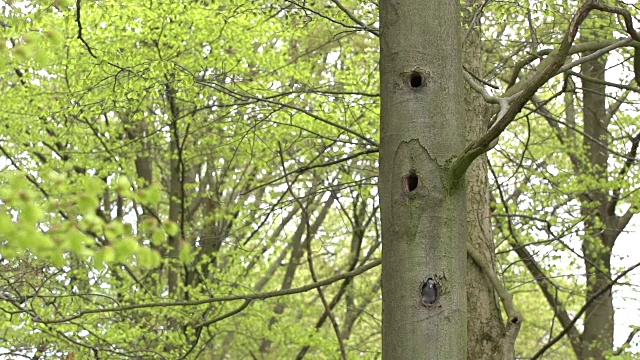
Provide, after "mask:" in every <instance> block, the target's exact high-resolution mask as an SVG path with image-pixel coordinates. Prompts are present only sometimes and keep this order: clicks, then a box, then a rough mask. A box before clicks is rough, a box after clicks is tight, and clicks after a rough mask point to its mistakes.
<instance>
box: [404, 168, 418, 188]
mask: <svg viewBox="0 0 640 360" xmlns="http://www.w3.org/2000/svg"><path fill="white" fill-rule="evenodd" d="M418 183H419V181H418V175H416V173H414V172H412V173H411V174H409V175H407V176H405V177H404V189H405V190H406V191H408V192H413V191H415V190H416V189H417V188H418Z"/></svg>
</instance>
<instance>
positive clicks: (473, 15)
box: [462, 0, 513, 360]
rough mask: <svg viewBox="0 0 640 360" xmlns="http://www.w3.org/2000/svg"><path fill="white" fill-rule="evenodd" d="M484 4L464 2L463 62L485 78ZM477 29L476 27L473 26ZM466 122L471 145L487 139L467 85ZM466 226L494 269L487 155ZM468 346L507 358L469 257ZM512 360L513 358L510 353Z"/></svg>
mask: <svg viewBox="0 0 640 360" xmlns="http://www.w3.org/2000/svg"><path fill="white" fill-rule="evenodd" d="M483 4H484V0H482V1H479V0H466V1H464V2H463V12H462V13H463V19H462V21H463V24H464V28H465V29H464V31H463V33H464V35H463V36H464V38H463V40H464V41H463V43H462V46H463V57H464V64H465V67H466V68H467V70H469V71H470V72H471V73H473V74H476V75H478V76H481V75H482V48H481V46H480V33H479V27H478V26H477V24H478V23H479V21H480V19H479V14H480V11H479V10H480V7H481V6H482V5H483ZM473 25H476V26H473ZM464 104H465V115H466V116H465V123H466V134H467V141H468V142H471V141H473V140H475V139H477V138H479V137H480V136H481V135H482V134H484V133H485V132H486V130H487V128H488V124H489V117H490V110H491V109H490V108H489V107H488V106H487V104H486V103H485V102H484V100H483V99H482V97H481V96H480V94H478V93H477V92H476V91H474V90H473V89H471V87H469V86H468V85H466V86H465V95H464ZM466 178H467V223H468V229H469V244H470V245H471V246H472V247H473V248H475V249H476V250H477V252H478V254H479V255H481V257H482V260H483V261H484V262H485V263H486V264H488V267H489V268H490V269H494V270H495V263H496V259H495V250H494V243H493V232H492V228H491V210H490V207H489V205H490V202H489V186H488V184H489V178H488V169H487V155H486V154H483V155H480V156H479V157H478V158H477V159H476V160H475V161H474V162H473V164H472V165H471V166H470V167H469V170H467V176H466ZM467 316H468V318H467V336H468V338H467V341H468V354H467V358H468V359H469V360H485V359H486V360H495V359H496V358H498V356H499V355H498V354H502V353H503V339H504V334H505V327H504V323H503V319H502V316H501V312H500V305H499V300H498V299H497V297H496V293H495V291H494V289H493V285H492V284H491V281H490V280H489V278H488V277H487V274H485V273H483V271H482V270H481V269H480V267H479V266H478V265H477V264H476V263H475V261H474V260H473V259H471V257H469V258H468V260H467ZM508 356H509V357H508V358H510V359H512V358H513V354H512V353H511V354H508Z"/></svg>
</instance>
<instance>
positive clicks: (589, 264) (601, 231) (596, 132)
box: [578, 57, 615, 360]
mask: <svg viewBox="0 0 640 360" xmlns="http://www.w3.org/2000/svg"><path fill="white" fill-rule="evenodd" d="M605 66H606V58H604V57H601V58H598V59H594V60H592V61H589V62H587V63H585V64H584V65H582V74H584V75H585V76H588V77H591V78H594V79H597V80H596V81H604V72H605ZM582 81H583V82H582V86H583V104H584V105H583V119H584V132H585V134H586V135H587V136H585V137H584V147H585V149H586V152H587V159H588V164H589V168H590V169H585V170H587V171H590V172H593V173H594V175H595V176H596V177H597V179H598V180H601V181H604V182H606V181H607V160H608V158H609V152H608V150H607V148H606V146H607V144H608V139H607V136H608V134H607V127H608V125H609V118H608V116H607V113H606V102H605V100H606V99H605V90H606V86H605V85H603V84H602V83H598V82H593V81H589V80H586V79H583V80H582ZM592 139H597V140H598V142H599V144H596V143H595V142H594V141H593V140H592ZM582 202H583V204H582V215H583V216H585V217H586V218H587V220H586V221H585V230H586V231H585V232H586V234H585V236H584V238H583V242H582V251H583V254H584V262H585V270H586V276H587V286H586V288H587V291H586V296H587V299H588V298H590V297H591V296H593V294H595V293H596V292H598V291H599V290H600V289H601V288H603V287H605V286H607V285H608V284H609V282H610V281H611V249H612V247H613V243H614V241H615V238H613V239H611V240H609V241H608V240H607V238H608V235H609V234H608V231H607V230H608V229H607V227H609V226H607V225H609V224H611V221H610V218H615V214H609V212H608V211H607V208H608V203H609V199H608V196H607V194H605V193H604V192H603V191H602V190H600V189H595V190H591V191H588V193H587V194H586V196H584V197H583V201H582ZM593 202H595V203H597V204H598V205H597V207H596V208H595V209H594V208H593V206H592V205H593ZM594 211H595V213H594ZM596 217H599V221H596ZM596 223H601V224H602V225H596ZM613 312H614V310H613V296H612V294H611V291H607V292H605V293H604V294H603V295H601V296H600V297H599V298H598V299H596V300H595V301H594V302H592V303H591V305H590V306H588V307H587V309H586V311H585V317H584V331H583V333H582V336H581V342H582V346H583V349H582V353H581V354H578V357H579V358H580V359H585V360H586V359H602V360H604V359H605V352H607V351H611V350H612V349H613Z"/></svg>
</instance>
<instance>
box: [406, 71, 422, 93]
mask: <svg viewBox="0 0 640 360" xmlns="http://www.w3.org/2000/svg"><path fill="white" fill-rule="evenodd" d="M409 85H411V87H412V88H414V89H415V88H419V87H420V86H422V75H421V74H420V73H419V72H416V71H414V72H412V73H411V74H410V75H409Z"/></svg>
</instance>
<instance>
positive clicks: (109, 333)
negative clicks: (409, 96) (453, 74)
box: [0, 0, 640, 359]
mask: <svg viewBox="0 0 640 360" xmlns="http://www.w3.org/2000/svg"><path fill="white" fill-rule="evenodd" d="M584 3H588V4H593V5H594V6H595V9H596V10H597V11H596V10H594V11H592V12H591V13H589V15H588V16H587V17H586V18H585V19H582V20H583V21H582V22H581V23H580V24H579V29H577V30H576V34H575V38H574V39H572V42H571V43H570V47H567V48H566V53H564V52H562V51H559V50H561V49H564V48H563V44H564V42H563V39H566V37H567V36H568V34H570V33H571V30H572V29H573V28H572V26H573V25H575V20H576V19H577V18H578V17H579V16H578V15H579V14H581V13H582V12H581V11H582V10H583V9H584V4H583V2H576V1H569V0H558V1H524V2H509V1H491V0H486V1H472V0H468V1H465V2H463V3H462V7H461V16H460V22H461V24H462V25H461V34H460V39H461V44H460V46H461V48H462V51H463V52H464V61H463V68H461V69H459V70H460V74H462V75H461V76H464V78H465V85H464V86H465V89H466V90H465V91H466V92H465V94H461V96H460V98H459V103H460V107H462V108H464V109H465V111H466V115H465V119H467V120H466V121H467V123H466V125H465V126H464V128H461V129H460V131H461V132H464V133H465V134H466V136H467V139H468V141H467V142H468V143H472V142H473V139H474V138H476V137H477V136H478V134H482V133H484V132H485V131H486V129H488V128H491V127H492V126H493V125H495V124H497V123H499V121H498V120H500V119H501V117H502V116H503V115H504V111H505V110H506V109H507V108H508V107H509V106H510V104H512V103H513V102H514V101H516V100H517V99H516V98H517V97H518V96H519V94H522V91H524V90H523V89H525V88H527V86H530V85H531V83H532V79H538V77H537V76H538V74H540V73H541V72H542V70H544V69H545V66H546V64H547V63H549V62H551V61H559V63H558V64H559V66H558V70H557V71H556V72H554V73H553V74H551V75H550V76H549V77H548V78H547V79H544V81H542V82H541V83H540V84H539V85H536V86H535V89H534V93H533V95H531V96H528V97H527V99H526V103H525V104H524V105H523V106H522V108H521V109H519V110H520V111H518V112H517V114H516V115H517V116H515V117H514V119H513V121H512V122H511V123H509V124H508V127H506V130H504V131H503V132H502V133H501V136H500V139H499V142H497V144H496V143H493V144H492V145H493V148H492V149H491V151H490V152H489V153H488V155H487V156H486V157H485V156H480V157H479V158H478V159H476V161H475V163H474V165H473V166H472V168H471V169H470V170H469V172H468V173H467V177H466V181H467V192H468V195H467V201H468V206H467V209H468V211H467V214H468V215H467V223H468V224H467V225H468V228H469V237H470V239H469V243H470V244H472V249H474V248H475V249H476V252H474V251H473V250H470V251H471V254H470V255H469V256H470V258H469V260H468V264H467V265H468V274H469V277H468V283H467V287H468V288H469V289H470V290H469V291H474V290H478V291H479V292H480V293H482V294H484V295H478V296H469V300H468V301H469V307H468V309H469V311H468V313H469V314H468V315H469V325H468V331H469V340H468V343H469V350H468V351H469V355H468V356H469V358H470V359H482V358H486V359H492V358H495V354H496V353H498V352H502V349H505V348H506V349H509V344H508V343H509V342H512V341H515V346H514V347H513V348H514V349H515V350H514V351H513V352H512V353H511V355H510V356H511V358H540V357H544V358H548V359H571V358H576V359H589V358H596V359H604V358H610V357H612V356H618V357H619V358H622V359H633V358H637V356H638V355H636V354H637V352H638V338H637V337H636V334H637V333H638V331H639V329H640V310H639V309H640V299H638V288H637V284H638V283H640V282H639V279H638V275H637V272H636V275H635V276H634V275H633V272H632V271H633V270H634V269H635V268H636V267H637V266H639V265H640V264H639V263H638V261H639V259H638V255H637V254H638V249H639V248H638V243H637V241H638V240H637V238H638V236H637V229H636V226H637V221H638V220H637V217H634V214H635V213H636V212H637V211H638V204H640V198H639V196H640V195H639V194H638V191H636V190H637V188H638V186H639V184H638V160H637V150H638V146H639V143H640V127H639V121H638V119H637V114H638V105H639V103H638V100H639V98H638V93H639V92H640V88H638V84H639V80H638V79H640V53H638V52H637V51H636V49H637V48H638V47H640V41H639V40H640V37H638V34H637V33H636V32H635V30H634V28H635V27H636V25H637V22H636V20H635V16H636V15H637V13H638V9H636V6H635V5H634V4H631V3H623V2H614V1H611V2H609V1H593V0H589V1H586V2H584ZM378 8H379V6H378V3H377V2H376V1H373V0H371V1H352V0H343V1H338V0H330V1H304V0H301V1H281V2H278V1H238V0H220V1H204V0H202V1H196V0H192V1H186V0H181V1H164V0H163V1H157V0H155V1H154V0H150V1H135V2H134V1H131V2H126V1H110V0H106V1H93V2H88V1H81V0H76V1H69V0H55V1H21V2H18V1H4V2H0V9H2V12H3V15H4V18H3V19H2V20H1V21H0V28H1V29H2V32H1V33H2V39H3V41H4V44H2V46H0V54H2V56H0V69H1V70H2V71H1V73H0V79H1V81H0V92H1V94H0V110H1V111H0V123H1V124H2V129H3V131H2V134H1V135H0V154H1V155H0V156H1V157H2V160H0V166H2V171H1V172H0V184H1V185H0V201H1V205H0V208H1V211H0V241H2V248H1V250H0V254H1V256H2V262H1V263H0V266H1V267H2V271H0V310H2V311H1V312H0V323H1V324H2V325H1V326H0V329H1V330H0V348H1V349H2V351H3V353H2V355H1V356H3V357H5V358H8V359H13V358H30V359H44V358H66V359H74V358H78V359H80V358H82V359H84V358H96V359H98V358H101V359H102V358H113V359H120V358H140V359H147V358H158V359H178V358H181V359H183V358H184V359H186V358H189V359H196V358H230V359H249V358H256V359H262V358H264V359H283V358H298V359H301V358H304V357H308V358H313V359H322V358H335V357H337V356H339V357H341V358H349V357H351V358H371V359H375V358H380V357H381V354H382V346H381V344H382V341H381V340H382V335H381V329H382V325H381V319H382V306H383V305H382V304H383V301H384V298H383V297H382V293H381V267H380V266H379V265H380V264H381V258H382V237H381V229H380V200H379V195H380V194H379V192H378V167H379V164H378V151H379V149H380V145H379V144H380V126H379V122H380V85H381V84H380V76H379V72H380V68H379V57H380V47H379V39H378V38H379V35H380V34H379V20H378V17H379V9H378ZM452 46H457V45H455V44H452ZM561 56H562V57H561ZM558 59H560V60H558ZM410 85H411V86H413V85H412V84H411V83H410ZM417 85H420V84H417ZM416 87H419V86H416ZM505 126H506V125H505ZM493 280H497V281H493ZM505 294H508V295H509V296H505ZM511 296H512V297H513V299H512V300H513V301H511V300H510V299H511ZM514 309H517V313H518V314H521V315H522V316H521V318H519V320H522V324H521V327H520V325H518V327H517V329H516V330H515V332H510V329H511V328H510V326H511V325H510V320H511V319H512V315H513V314H514V312H513V311H514ZM474 321H476V322H474ZM511 345H513V344H511ZM496 349H500V350H499V351H498V350H496ZM425 351H426V350H425ZM336 354H339V355H336ZM507 357H508V356H507Z"/></svg>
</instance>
